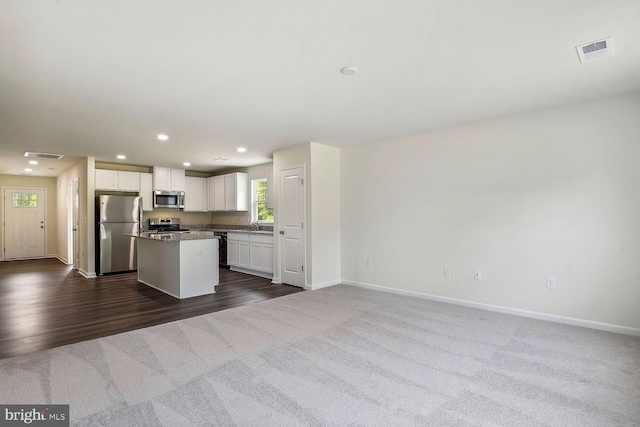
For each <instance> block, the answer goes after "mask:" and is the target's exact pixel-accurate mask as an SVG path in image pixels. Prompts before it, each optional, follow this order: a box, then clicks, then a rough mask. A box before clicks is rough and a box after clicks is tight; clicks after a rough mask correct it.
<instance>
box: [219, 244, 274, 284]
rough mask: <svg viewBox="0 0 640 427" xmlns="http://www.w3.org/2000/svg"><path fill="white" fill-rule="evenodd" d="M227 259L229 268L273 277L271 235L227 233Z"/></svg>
mask: <svg viewBox="0 0 640 427" xmlns="http://www.w3.org/2000/svg"><path fill="white" fill-rule="evenodd" d="M227 260H228V262H229V266H230V267H231V270H235V271H241V272H243V273H248V274H254V275H256V276H262V277H267V278H269V279H271V278H273V236H272V235H265V234H249V233H228V234H227Z"/></svg>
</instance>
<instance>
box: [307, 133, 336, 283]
mask: <svg viewBox="0 0 640 427" xmlns="http://www.w3.org/2000/svg"><path fill="white" fill-rule="evenodd" d="M310 150H311V167H310V169H311V170H310V175H311V179H310V180H309V181H308V182H309V183H310V185H311V187H310V191H309V189H308V191H307V193H308V194H310V196H311V199H310V206H309V207H310V210H311V222H310V224H311V243H312V244H311V252H312V253H313V258H312V259H311V263H312V265H311V272H312V275H311V276H310V278H309V283H310V284H311V287H312V288H314V289H316V288H318V287H322V286H327V285H331V284H337V283H340V274H341V271H340V263H341V262H340V149H339V148H335V147H329V146H327V145H322V144H317V143H313V142H312V143H311V144H310Z"/></svg>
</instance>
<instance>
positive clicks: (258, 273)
mask: <svg viewBox="0 0 640 427" xmlns="http://www.w3.org/2000/svg"><path fill="white" fill-rule="evenodd" d="M229 270H231V271H237V272H238V273H244V274H250V275H252V276H258V277H264V278H265V279H271V280H273V273H267V272H264V271H257V270H251V269H249V268H244V267H235V266H230V267H229Z"/></svg>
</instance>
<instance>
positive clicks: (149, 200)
mask: <svg viewBox="0 0 640 427" xmlns="http://www.w3.org/2000/svg"><path fill="white" fill-rule="evenodd" d="M152 182H153V175H152V174H150V173H140V193H139V194H140V196H142V210H143V211H152V210H153V195H152V192H153V188H152Z"/></svg>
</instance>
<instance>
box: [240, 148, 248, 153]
mask: <svg viewBox="0 0 640 427" xmlns="http://www.w3.org/2000/svg"><path fill="white" fill-rule="evenodd" d="M246 151H247V149H246V148H244V147H238V153H244V152H246Z"/></svg>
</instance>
